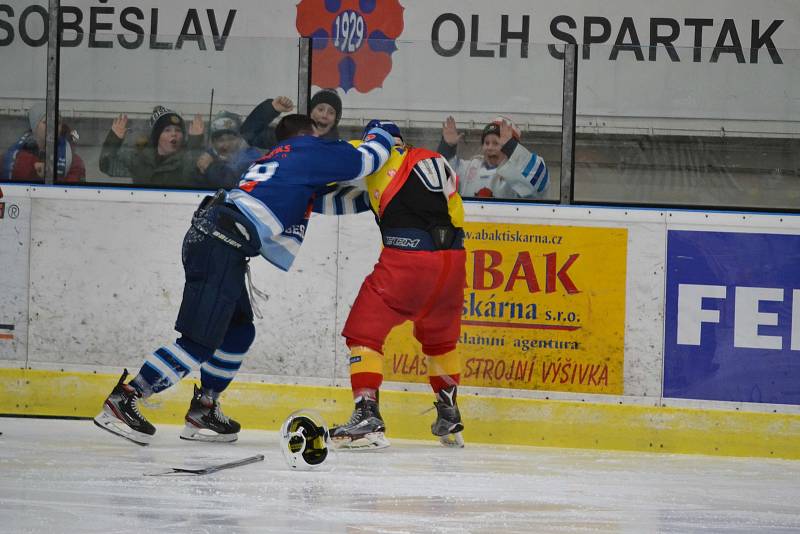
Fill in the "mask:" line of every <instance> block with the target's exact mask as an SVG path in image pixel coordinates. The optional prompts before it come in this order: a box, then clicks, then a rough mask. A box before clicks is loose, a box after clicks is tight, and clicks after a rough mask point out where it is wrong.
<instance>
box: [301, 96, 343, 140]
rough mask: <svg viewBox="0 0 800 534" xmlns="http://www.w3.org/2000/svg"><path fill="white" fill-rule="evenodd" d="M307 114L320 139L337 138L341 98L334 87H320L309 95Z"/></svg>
mask: <svg viewBox="0 0 800 534" xmlns="http://www.w3.org/2000/svg"><path fill="white" fill-rule="evenodd" d="M308 116H309V117H311V120H313V121H314V125H315V126H314V131H315V132H316V134H317V137H321V138H322V139H339V121H340V120H341V119H342V99H341V98H339V95H338V94H337V93H336V90H335V89H322V90H320V91H318V92H317V94H315V95H314V96H313V97H311V102H309V105H308Z"/></svg>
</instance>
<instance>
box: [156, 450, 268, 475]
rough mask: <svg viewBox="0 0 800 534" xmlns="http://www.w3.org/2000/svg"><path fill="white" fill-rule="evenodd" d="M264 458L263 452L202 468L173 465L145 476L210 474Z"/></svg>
mask: <svg viewBox="0 0 800 534" xmlns="http://www.w3.org/2000/svg"><path fill="white" fill-rule="evenodd" d="M263 459H264V455H263V454H256V455H255V456H250V457H249V458H242V459H241V460H236V461H235V462H228V463H226V464H219V465H210V466H208V467H203V468H200V469H185V468H183V467H171V468H170V470H169V471H165V472H163V473H145V476H150V477H156V476H161V475H175V474H179V475H209V474H211V473H216V472H217V471H222V470H223V469H231V468H233V467H240V466H242V465H248V464H254V463H256V462H260V461H262V460H263Z"/></svg>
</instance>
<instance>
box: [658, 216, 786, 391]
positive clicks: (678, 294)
mask: <svg viewBox="0 0 800 534" xmlns="http://www.w3.org/2000/svg"><path fill="white" fill-rule="evenodd" d="M664 396H665V397H674V398H687V399H704V400H723V401H741V402H762V403H774V404H800V235H784V234H763V233H738V232H695V231H677V230H671V231H669V233H668V235H667V287H666V317H665V341H664Z"/></svg>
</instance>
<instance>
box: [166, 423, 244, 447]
mask: <svg viewBox="0 0 800 534" xmlns="http://www.w3.org/2000/svg"><path fill="white" fill-rule="evenodd" d="M180 438H181V439H186V440H189V441H208V442H216V443H233V442H234V441H236V440H237V439H239V434H217V433H216V432H214V431H213V430H209V429H207V428H198V427H196V426H194V425H193V424H191V423H186V426H184V427H183V430H181V435H180Z"/></svg>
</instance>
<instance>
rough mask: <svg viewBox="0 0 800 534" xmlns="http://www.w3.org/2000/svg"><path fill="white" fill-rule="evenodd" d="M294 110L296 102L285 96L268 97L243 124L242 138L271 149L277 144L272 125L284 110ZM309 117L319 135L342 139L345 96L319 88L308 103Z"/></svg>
mask: <svg viewBox="0 0 800 534" xmlns="http://www.w3.org/2000/svg"><path fill="white" fill-rule="evenodd" d="M293 109H294V102H292V99H291V98H289V97H286V96H279V97H276V98H274V99H272V98H268V99H266V100H264V101H263V102H261V103H260V104H259V105H258V106H256V107H255V108H254V109H253V111H251V112H250V114H249V115H248V116H247V118H246V119H245V120H244V123H243V124H242V132H241V133H242V137H243V138H244V140H245V141H247V142H248V143H249V144H250V145H251V146H255V147H258V148H262V149H265V150H267V149H270V148H272V147H273V146H275V130H274V129H273V128H270V127H269V125H270V124H271V123H272V121H274V120H275V119H276V118H277V117H278V116H279V115H280V114H281V113H288V112H290V111H292V110H293ZM308 116H309V117H311V120H313V121H314V124H315V125H316V126H315V133H316V134H317V137H321V138H323V139H339V129H338V126H339V120H340V119H341V118H342V99H341V98H339V95H338V94H337V93H336V90H335V89H322V90H320V91H318V92H317V93H316V94H315V95H314V96H313V97H311V101H310V102H309V105H308Z"/></svg>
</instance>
